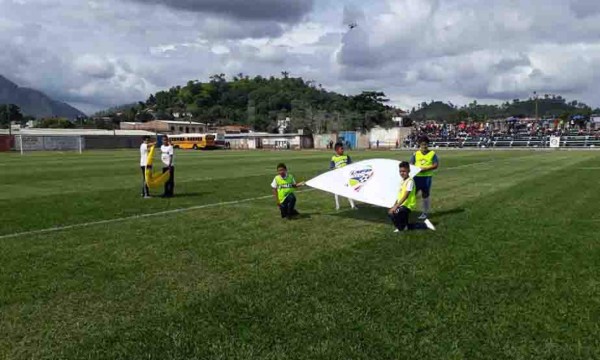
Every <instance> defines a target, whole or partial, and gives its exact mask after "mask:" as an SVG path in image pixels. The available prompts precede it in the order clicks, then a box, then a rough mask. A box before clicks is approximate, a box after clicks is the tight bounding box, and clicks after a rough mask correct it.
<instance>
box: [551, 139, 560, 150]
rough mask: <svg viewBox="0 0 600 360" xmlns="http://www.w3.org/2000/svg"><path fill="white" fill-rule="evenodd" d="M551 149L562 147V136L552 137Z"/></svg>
mask: <svg viewBox="0 0 600 360" xmlns="http://www.w3.org/2000/svg"><path fill="white" fill-rule="evenodd" d="M550 147H551V148H558V147H560V136H550Z"/></svg>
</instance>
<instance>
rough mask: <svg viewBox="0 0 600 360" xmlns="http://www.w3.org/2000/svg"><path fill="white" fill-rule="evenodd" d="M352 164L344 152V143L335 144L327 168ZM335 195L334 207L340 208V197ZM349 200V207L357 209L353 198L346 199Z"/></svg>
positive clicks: (331, 168) (332, 168) (337, 167)
mask: <svg viewBox="0 0 600 360" xmlns="http://www.w3.org/2000/svg"><path fill="white" fill-rule="evenodd" d="M350 164H352V158H350V156H349V155H346V154H344V145H343V144H342V143H337V144H335V154H334V155H333V156H332V157H331V160H330V161H329V170H334V169H340V168H343V167H344V166H347V165H350ZM334 196H335V209H336V210H339V209H340V197H339V196H338V195H337V194H336V195H334ZM348 202H350V207H351V208H352V209H357V207H356V205H355V204H354V200H352V199H348Z"/></svg>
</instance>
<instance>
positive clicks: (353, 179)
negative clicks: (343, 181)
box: [347, 165, 375, 192]
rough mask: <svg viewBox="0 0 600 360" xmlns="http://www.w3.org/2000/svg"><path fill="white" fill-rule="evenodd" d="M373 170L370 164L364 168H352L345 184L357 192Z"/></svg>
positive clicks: (370, 176)
mask: <svg viewBox="0 0 600 360" xmlns="http://www.w3.org/2000/svg"><path fill="white" fill-rule="evenodd" d="M374 173H375V172H374V171H373V167H372V166H371V165H367V166H365V167H364V168H361V169H357V170H352V171H351V172H350V179H349V180H348V184H347V186H350V187H351V188H352V190H354V191H356V192H359V191H360V189H362V188H363V186H364V185H365V184H366V183H367V181H369V180H370V179H371V178H372V177H373V174H374Z"/></svg>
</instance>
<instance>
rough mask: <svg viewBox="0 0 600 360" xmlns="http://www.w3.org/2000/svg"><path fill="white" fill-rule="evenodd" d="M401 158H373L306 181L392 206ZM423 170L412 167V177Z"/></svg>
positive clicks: (366, 200) (363, 200)
mask: <svg viewBox="0 0 600 360" xmlns="http://www.w3.org/2000/svg"><path fill="white" fill-rule="evenodd" d="M399 165H400V161H397V160H390V159H371V160H364V161H359V162H357V163H353V164H350V165H348V166H345V167H343V168H340V169H336V170H331V171H329V172H327V173H325V174H322V175H319V176H317V177H315V178H313V179H311V180H309V181H307V182H306V185H308V186H310V187H313V188H315V189H319V190H323V191H327V192H330V193H333V194H337V195H341V196H344V197H347V198H350V199H353V200H357V201H360V202H364V203H367V204H372V205H376V206H382V207H386V208H391V207H392V206H394V203H395V202H396V199H397V198H398V192H399V191H400V182H401V178H400V172H399V170H400V169H399V167H398V166H399ZM420 171H421V169H419V168H418V167H416V166H413V165H411V166H410V173H409V176H410V177H411V178H412V177H414V176H415V175H417V174H418V173H419V172H420Z"/></svg>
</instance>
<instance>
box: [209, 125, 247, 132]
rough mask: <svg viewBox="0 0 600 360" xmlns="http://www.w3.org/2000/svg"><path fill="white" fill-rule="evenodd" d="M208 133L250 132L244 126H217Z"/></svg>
mask: <svg viewBox="0 0 600 360" xmlns="http://www.w3.org/2000/svg"><path fill="white" fill-rule="evenodd" d="M209 130H210V132H216V133H219V134H247V133H249V132H250V131H251V130H250V128H249V127H247V126H244V125H226V126H217V127H214V128H210V129H209Z"/></svg>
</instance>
